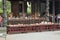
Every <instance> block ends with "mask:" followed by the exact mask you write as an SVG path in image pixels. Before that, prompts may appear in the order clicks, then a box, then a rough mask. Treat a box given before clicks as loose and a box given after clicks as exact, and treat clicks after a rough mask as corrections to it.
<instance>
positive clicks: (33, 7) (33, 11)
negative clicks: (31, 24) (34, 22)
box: [31, 1, 35, 15]
mask: <svg viewBox="0 0 60 40" xmlns="http://www.w3.org/2000/svg"><path fill="white" fill-rule="evenodd" d="M31 5H32V15H35V2H34V1H32V2H31Z"/></svg>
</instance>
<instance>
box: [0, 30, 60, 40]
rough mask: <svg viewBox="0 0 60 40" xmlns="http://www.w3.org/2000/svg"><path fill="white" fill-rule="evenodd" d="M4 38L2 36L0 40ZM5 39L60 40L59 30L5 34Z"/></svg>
mask: <svg viewBox="0 0 60 40" xmlns="http://www.w3.org/2000/svg"><path fill="white" fill-rule="evenodd" d="M4 39H5V38H4V37H0V40H4ZM6 40H60V31H47V32H36V33H23V34H21V33H20V34H7V36H6Z"/></svg>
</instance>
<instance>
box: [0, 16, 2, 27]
mask: <svg viewBox="0 0 60 40" xmlns="http://www.w3.org/2000/svg"><path fill="white" fill-rule="evenodd" d="M1 25H2V17H1V15H0V27H1Z"/></svg>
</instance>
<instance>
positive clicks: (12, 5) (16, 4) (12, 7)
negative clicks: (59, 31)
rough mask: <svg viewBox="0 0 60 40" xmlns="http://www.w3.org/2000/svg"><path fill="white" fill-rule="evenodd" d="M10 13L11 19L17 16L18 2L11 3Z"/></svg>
mask: <svg viewBox="0 0 60 40" xmlns="http://www.w3.org/2000/svg"><path fill="white" fill-rule="evenodd" d="M11 12H12V15H13V17H18V16H19V1H11Z"/></svg>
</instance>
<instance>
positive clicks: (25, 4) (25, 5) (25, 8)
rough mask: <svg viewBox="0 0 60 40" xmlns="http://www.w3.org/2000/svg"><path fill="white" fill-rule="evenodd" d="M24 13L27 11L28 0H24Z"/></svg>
mask: <svg viewBox="0 0 60 40" xmlns="http://www.w3.org/2000/svg"><path fill="white" fill-rule="evenodd" d="M24 13H27V1H24Z"/></svg>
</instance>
